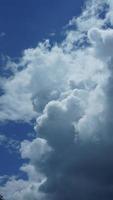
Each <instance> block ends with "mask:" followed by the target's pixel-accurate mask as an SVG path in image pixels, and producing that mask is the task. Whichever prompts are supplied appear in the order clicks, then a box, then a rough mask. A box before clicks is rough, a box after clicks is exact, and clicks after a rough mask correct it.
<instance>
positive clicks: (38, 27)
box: [0, 0, 84, 175]
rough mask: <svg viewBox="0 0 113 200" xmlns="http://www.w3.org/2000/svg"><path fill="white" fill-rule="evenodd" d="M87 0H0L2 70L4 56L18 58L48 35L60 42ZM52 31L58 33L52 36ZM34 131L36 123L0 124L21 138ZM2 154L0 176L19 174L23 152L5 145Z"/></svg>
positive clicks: (0, 149)
mask: <svg viewBox="0 0 113 200" xmlns="http://www.w3.org/2000/svg"><path fill="white" fill-rule="evenodd" d="M83 2H84V0H79V1H78V0H66V1H65V0H62V1H61V0H32V1H31V0H20V1H15V0H10V1H9V0H0V33H1V37H0V52H1V66H0V68H1V70H0V71H1V73H3V68H4V66H3V63H4V62H3V61H2V57H3V56H10V57H11V58H12V59H17V58H18V57H19V56H20V55H21V54H22V52H23V50H24V49H27V48H31V47H32V48H33V47H36V45H37V44H38V42H40V41H43V40H44V39H46V38H50V39H51V41H53V42H56V41H60V40H61V39H62V37H64V36H63V34H62V33H63V31H64V30H63V29H64V27H65V25H66V24H68V22H69V20H70V19H71V18H72V17H73V16H75V15H79V13H80V11H81V9H82V7H83ZM3 33H4V34H3ZM51 33H55V35H54V36H51ZM7 73H8V71H7ZM7 73H5V76H6V74H7ZM32 132H34V129H33V125H29V124H27V123H24V122H22V123H21V122H19V123H18V122H17V123H15V122H10V121H7V122H3V123H2V122H1V123H0V133H1V134H5V135H7V136H8V137H11V138H13V139H16V140H19V141H22V140H23V139H27V138H28V133H32ZM31 138H32V137H31ZM0 157H1V159H2V162H1V164H0V175H3V174H8V175H12V174H15V173H18V169H19V167H20V166H21V164H22V162H23V161H22V160H21V159H20V156H19V154H17V153H16V152H15V151H14V152H12V153H10V152H9V150H8V149H7V148H6V147H5V146H3V145H1V146H0ZM8 163H10V164H8Z"/></svg>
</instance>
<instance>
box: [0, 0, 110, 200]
mask: <svg viewBox="0 0 113 200" xmlns="http://www.w3.org/2000/svg"><path fill="white" fill-rule="evenodd" d="M111 10H112V4H111V2H110V1H103V2H101V1H99V0H98V1H96V0H93V1H90V2H88V3H87V6H86V9H85V10H84V11H83V13H82V15H81V16H80V17H79V18H77V19H75V18H73V20H72V21H70V25H76V30H71V31H68V32H67V36H66V39H65V40H64V41H63V42H62V43H61V44H60V45H57V44H56V45H54V46H53V47H51V46H50V44H49V41H45V43H40V44H39V45H38V47H37V48H35V49H28V50H25V51H24V55H23V57H22V58H21V61H20V63H18V64H17V72H16V73H15V74H14V76H13V77H12V78H11V79H8V80H7V82H6V84H5V86H4V92H5V93H4V95H3V96H1V98H0V103H1V106H2V112H1V117H0V119H1V120H7V119H10V120H25V121H29V120H31V119H33V118H36V124H35V131H36V133H37V134H36V139H34V140H33V141H23V142H22V144H21V149H20V153H21V156H22V158H23V159H28V160H29V163H26V164H25V165H24V166H22V167H21V170H22V171H24V172H26V173H27V175H28V179H27V180H23V179H16V178H15V179H14V178H12V179H11V178H10V179H9V180H8V181H7V182H6V183H5V185H3V186H2V187H1V188H0V189H1V191H2V192H3V193H4V195H5V196H6V199H7V200H73V199H78V200H83V199H84V200H86V199H87V200H90V199H92V200H100V199H102V200H104V199H105V200H108V199H109V200H111V199H113V172H112V169H113V156H112V152H113V131H112V130H113V67H112V64H113V30H112V29H111V28H109V27H108V25H109V26H110V27H111V26H112V15H111ZM20 67H21V68H23V69H22V70H21V71H20V69H19V68H20ZM9 114H10V115H9Z"/></svg>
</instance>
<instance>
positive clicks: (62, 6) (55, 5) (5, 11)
mask: <svg viewBox="0 0 113 200" xmlns="http://www.w3.org/2000/svg"><path fill="white" fill-rule="evenodd" d="M83 2H84V0H79V1H78V0H70V1H69V0H66V1H65V0H62V1H60V0H46V1H45V0H38V1H37V0H32V1H31V0H23V1H22V0H20V1H15V0H10V1H8V0H1V1H0V24H1V26H0V32H1V33H2V32H4V33H5V34H6V35H5V36H4V37H1V38H0V43H1V44H0V51H1V52H2V54H5V55H8V56H11V57H16V56H18V55H20V54H21V52H22V51H23V49H26V48H29V47H35V46H36V45H37V43H38V42H39V41H42V40H44V39H45V38H48V37H50V34H51V33H56V36H55V38H53V41H54V40H55V41H56V40H59V39H60V37H61V35H60V33H61V30H62V28H63V27H64V26H65V25H66V24H67V23H68V22H69V20H70V19H71V18H72V17H73V16H75V15H78V14H79V13H80V11H81V7H82V6H83Z"/></svg>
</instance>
